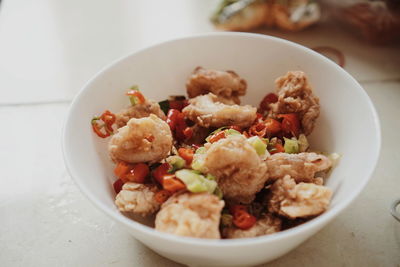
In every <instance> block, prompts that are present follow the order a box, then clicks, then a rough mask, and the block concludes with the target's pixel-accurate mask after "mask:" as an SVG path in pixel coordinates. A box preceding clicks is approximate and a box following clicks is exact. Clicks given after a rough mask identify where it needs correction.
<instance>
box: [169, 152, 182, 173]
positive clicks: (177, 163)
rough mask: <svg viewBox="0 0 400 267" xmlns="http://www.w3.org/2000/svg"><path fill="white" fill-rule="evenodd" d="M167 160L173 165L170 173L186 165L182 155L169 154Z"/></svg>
mask: <svg viewBox="0 0 400 267" xmlns="http://www.w3.org/2000/svg"><path fill="white" fill-rule="evenodd" d="M166 161H167V162H168V163H169V165H171V167H172V168H171V170H170V171H169V172H170V173H173V172H174V171H176V170H179V169H182V168H183V167H185V164H186V161H185V160H184V159H183V158H181V157H180V156H177V155H174V156H169V157H168V158H167V159H166Z"/></svg>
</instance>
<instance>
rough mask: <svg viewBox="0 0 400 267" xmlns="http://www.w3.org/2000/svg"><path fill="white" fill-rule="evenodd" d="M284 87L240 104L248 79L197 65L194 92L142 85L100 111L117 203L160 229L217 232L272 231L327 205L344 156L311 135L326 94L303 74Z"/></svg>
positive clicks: (282, 82)
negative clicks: (338, 159)
mask: <svg viewBox="0 0 400 267" xmlns="http://www.w3.org/2000/svg"><path fill="white" fill-rule="evenodd" d="M275 84H276V92H275V93H272V92H271V93H267V94H266V96H265V97H264V98H263V99H262V101H261V103H260V105H259V107H258V108H256V107H253V106H251V105H240V97H241V96H243V95H245V94H246V90H247V83H246V81H245V80H244V79H242V78H241V77H240V76H239V75H238V74H236V73H235V72H233V71H219V70H210V69H204V68H201V67H197V68H196V69H195V70H194V71H193V73H192V74H191V75H190V77H189V78H188V80H187V83H186V89H187V95H188V97H189V98H186V97H185V96H170V97H169V99H167V100H164V101H161V102H159V103H157V102H155V101H153V100H150V99H148V98H146V96H144V95H143V94H142V92H141V91H139V88H138V87H137V86H134V87H132V88H131V89H130V90H129V91H128V92H127V93H126V94H127V96H128V98H129V101H130V104H129V106H128V107H126V108H125V109H122V110H121V111H120V112H118V113H115V114H114V113H111V112H110V111H108V110H107V111H105V112H104V113H103V114H102V115H101V116H99V117H94V118H93V119H92V121H91V125H92V128H93V131H94V133H96V134H97V135H98V136H99V137H101V138H107V137H108V138H109V142H108V153H109V156H110V158H111V160H112V161H113V162H114V163H115V169H114V174H115V179H116V181H115V182H114V184H113V186H114V190H115V192H116V197H115V204H116V206H117V207H118V209H119V210H120V211H121V212H124V213H132V214H136V215H141V216H143V217H149V218H153V219H154V225H155V226H154V227H155V229H156V230H158V231H161V232H165V233H171V234H175V235H180V236H189V237H198V238H214V239H219V238H245V237H256V236H261V235H268V234H273V233H276V232H279V231H282V230H285V229H288V228H291V227H294V226H296V225H299V224H301V223H304V222H306V221H307V220H310V219H312V218H314V217H315V216H318V215H319V214H321V213H323V212H324V211H326V210H327V209H328V207H329V203H330V200H331V196H332V191H331V190H330V189H329V188H327V187H325V186H324V185H323V184H324V179H325V177H326V176H327V173H328V171H329V170H330V169H331V168H332V165H333V163H334V160H335V158H334V157H330V156H325V155H323V154H321V153H317V152H312V151H311V150H310V147H309V143H308V141H307V136H308V135H309V134H311V132H312V131H313V129H314V126H315V123H316V120H317V118H318V116H319V113H320V105H319V99H318V97H316V96H315V95H314V94H313V90H312V88H311V86H310V84H309V82H308V80H307V77H306V75H305V74H304V73H303V72H301V71H289V72H288V73H287V74H286V75H284V76H282V77H279V78H278V79H277V80H276V81H275Z"/></svg>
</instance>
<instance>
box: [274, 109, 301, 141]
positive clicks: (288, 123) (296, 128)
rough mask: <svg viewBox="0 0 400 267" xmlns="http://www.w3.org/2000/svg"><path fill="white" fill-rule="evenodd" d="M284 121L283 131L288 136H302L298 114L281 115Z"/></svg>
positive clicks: (279, 116)
mask: <svg viewBox="0 0 400 267" xmlns="http://www.w3.org/2000/svg"><path fill="white" fill-rule="evenodd" d="M278 118H283V120H282V124H281V125H282V131H283V133H284V134H285V135H287V136H295V137H298V136H299V134H300V120H299V117H298V116H297V114H296V113H289V114H279V115H278Z"/></svg>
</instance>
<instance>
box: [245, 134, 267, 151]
mask: <svg viewBox="0 0 400 267" xmlns="http://www.w3.org/2000/svg"><path fill="white" fill-rule="evenodd" d="M247 142H249V143H250V145H251V146H252V147H253V148H254V149H255V150H256V152H257V154H258V155H260V156H261V155H264V154H265V152H266V151H267V145H266V144H265V143H264V142H263V141H262V140H261V139H260V137H258V136H252V137H250V138H249V139H247Z"/></svg>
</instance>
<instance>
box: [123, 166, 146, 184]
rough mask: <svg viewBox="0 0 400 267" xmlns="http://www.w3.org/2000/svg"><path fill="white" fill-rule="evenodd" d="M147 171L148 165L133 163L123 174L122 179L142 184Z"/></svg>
mask: <svg viewBox="0 0 400 267" xmlns="http://www.w3.org/2000/svg"><path fill="white" fill-rule="evenodd" d="M149 172H150V170H149V166H147V165H146V164H144V163H138V164H135V165H133V167H132V169H130V170H129V172H128V173H127V174H125V175H124V179H123V180H128V181H130V182H135V183H140V184H143V183H144V181H145V179H146V177H147V175H149Z"/></svg>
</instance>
